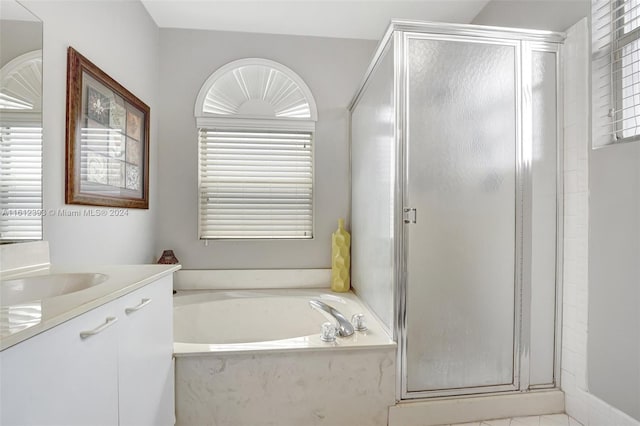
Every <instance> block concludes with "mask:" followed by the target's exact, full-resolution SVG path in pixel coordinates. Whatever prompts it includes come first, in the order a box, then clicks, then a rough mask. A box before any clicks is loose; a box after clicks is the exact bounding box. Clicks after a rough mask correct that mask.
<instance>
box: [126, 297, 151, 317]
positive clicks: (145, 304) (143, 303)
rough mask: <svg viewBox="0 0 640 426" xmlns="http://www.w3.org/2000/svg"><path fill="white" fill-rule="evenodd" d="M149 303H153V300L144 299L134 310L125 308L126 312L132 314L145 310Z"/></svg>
mask: <svg viewBox="0 0 640 426" xmlns="http://www.w3.org/2000/svg"><path fill="white" fill-rule="evenodd" d="M149 303H151V299H150V298H149V299H147V298H145V299H142V301H140V303H139V304H138V305H137V306H134V307H133V308H124V312H125V313H126V314H130V313H132V312H135V311H139V310H140V309H142V308H144V307H145V306H147V305H148V304H149Z"/></svg>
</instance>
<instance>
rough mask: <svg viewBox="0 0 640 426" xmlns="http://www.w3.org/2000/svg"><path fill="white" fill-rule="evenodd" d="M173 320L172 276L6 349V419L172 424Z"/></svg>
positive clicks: (1, 378)
mask: <svg viewBox="0 0 640 426" xmlns="http://www.w3.org/2000/svg"><path fill="white" fill-rule="evenodd" d="M172 318H173V314H172V276H171V275H167V276H164V277H162V278H160V279H158V280H157V281H154V282H152V283H150V284H148V285H146V286H144V287H141V288H139V289H137V290H135V291H133V292H131V293H129V294H127V295H124V296H122V297H120V298H118V299H115V300H112V301H110V302H108V303H106V304H105V305H102V306H99V307H97V308H95V309H92V310H90V311H88V312H86V313H84V314H82V315H80V316H77V317H75V318H73V319H71V320H69V321H66V322H64V323H62V324H60V325H58V326H56V327H53V328H51V329H49V330H47V331H45V332H43V333H40V334H38V335H36V336H34V337H32V338H30V339H27V340H25V341H23V342H21V343H18V344H16V345H14V346H12V347H10V348H7V349H5V350H4V351H2V352H0V425H2V426H13V425H38V426H44V425H66V426H74V425H78V426H89V425H91V426H98V425H105V426H114V425H135V426H144V425H149V426H151V425H153V426H155V425H158V426H161V425H172V424H173V420H174V403H173V401H174V399H173V360H172V356H173V325H172ZM87 332H88V334H87ZM81 333H85V334H84V335H83V336H84V337H81Z"/></svg>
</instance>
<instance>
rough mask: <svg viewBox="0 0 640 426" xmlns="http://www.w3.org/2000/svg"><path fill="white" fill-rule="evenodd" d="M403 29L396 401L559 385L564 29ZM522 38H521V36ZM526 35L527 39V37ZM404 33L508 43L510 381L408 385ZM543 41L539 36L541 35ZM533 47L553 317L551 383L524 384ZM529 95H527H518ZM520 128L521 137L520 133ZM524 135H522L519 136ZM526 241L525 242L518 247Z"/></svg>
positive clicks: (398, 37)
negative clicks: (552, 114)
mask: <svg viewBox="0 0 640 426" xmlns="http://www.w3.org/2000/svg"><path fill="white" fill-rule="evenodd" d="M401 26H404V27H406V28H404V29H400V28H396V32H395V33H394V34H389V35H390V36H392V37H393V42H394V55H395V61H394V62H395V70H394V73H395V75H396V78H395V89H394V90H395V102H396V108H395V109H396V173H397V175H396V188H395V191H396V197H395V200H396V205H395V214H396V218H397V220H396V231H397V234H396V235H397V237H398V238H397V240H396V250H395V252H396V265H398V268H397V271H396V287H395V288H396V294H395V301H396V318H395V320H396V327H395V328H396V329H395V333H394V338H395V339H397V342H398V358H397V378H396V391H397V395H398V399H399V400H411V399H419V398H433V397H452V396H461V395H474V394H489V393H504V392H518V391H526V390H529V389H548V388H554V387H558V386H559V377H560V376H559V367H560V350H559V348H560V337H561V335H560V331H561V315H562V311H561V297H562V291H561V289H562V285H561V279H562V217H563V216H562V193H563V192H562V187H563V186H562V182H563V179H562V174H561V171H562V170H563V168H562V158H563V157H562V147H563V144H562V129H561V123H562V109H561V108H562V102H561V94H562V91H561V89H562V84H561V75H562V74H561V72H560V71H561V56H560V47H559V45H558V42H560V41H562V40H563V35H561V34H558V33H546V34H545V35H544V36H542V37H541V36H540V34H538V33H533V34H531V33H527V32H524V31H523V32H522V33H521V32H511V31H507V32H502V31H501V29H497V28H494V29H490V30H486V29H484V28H482V29H481V28H479V27H475V26H466V25H452V26H440V25H437V24H433V25H432V24H426V28H425V25H423V24H421V23H409V24H407V23H403V24H402V25H401ZM425 29H426V31H425ZM527 36H528V37H527ZM527 38H529V40H528V39H527ZM410 39H428V40H442V41H457V42H471V43H483V44H496V45H503V46H512V47H514V56H515V57H514V72H515V74H516V75H515V103H516V126H515V127H516V135H515V137H516V158H515V163H514V164H515V169H516V193H515V203H516V205H515V215H516V223H515V225H516V238H515V241H514V243H515V244H514V248H515V259H516V264H515V274H514V275H515V276H514V340H513V344H514V350H513V374H512V383H510V384H503V385H491V386H478V387H466V388H454V389H442V390H429V391H408V389H407V382H408V380H407V379H408V371H407V313H406V292H407V283H408V281H407V280H408V276H407V258H406V253H407V250H408V247H407V233H408V232H409V231H410V227H411V225H410V224H409V225H408V226H407V225H405V224H404V223H403V221H402V218H403V213H404V210H405V208H408V207H409V206H408V204H407V203H405V200H407V199H408V171H409V164H408V155H407V149H408V143H409V141H408V139H407V135H408V117H407V115H406V114H407V112H408V105H407V90H408V71H409V70H408V64H407V56H408V55H407V52H406V49H407V44H408V41H409V40H410ZM545 39H546V40H545ZM532 51H548V52H553V53H555V54H556V55H557V56H556V70H557V74H556V80H557V83H556V89H557V91H556V96H557V98H556V101H557V102H556V105H557V111H558V117H557V132H556V135H557V167H556V178H557V191H556V200H557V203H556V206H557V211H556V247H557V248H556V310H555V311H556V318H555V339H554V340H555V342H554V346H555V349H554V351H555V355H554V371H553V378H554V380H553V383H551V384H545V385H536V386H530V383H529V369H528V367H529V361H530V360H529V349H530V347H529V344H530V340H529V338H530V334H529V331H530V321H531V317H530V306H531V251H530V249H531V248H530V244H531V232H532V229H531V224H532V218H531V197H532V169H531V157H530V154H531V144H532V140H531V137H530V136H531V129H532V126H533V123H532V110H531V102H532V100H531V75H530V74H531V63H530V62H531V53H532ZM525 96H528V98H527V99H524V97H525ZM525 134H526V135H527V136H525ZM525 138H526V140H525ZM525 244H527V246H525Z"/></svg>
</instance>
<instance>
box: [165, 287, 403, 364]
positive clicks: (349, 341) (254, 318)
mask: <svg viewBox="0 0 640 426" xmlns="http://www.w3.org/2000/svg"><path fill="white" fill-rule="evenodd" d="M311 299H318V300H321V301H323V302H325V303H327V304H328V305H330V306H333V307H334V308H335V309H337V310H338V311H340V312H341V313H342V314H343V315H344V316H345V317H346V318H347V319H350V318H351V316H352V315H354V314H358V313H364V315H365V321H366V323H367V327H368V329H367V330H366V331H364V332H355V333H354V334H353V335H352V336H350V337H346V338H341V337H338V338H337V339H336V341H335V342H331V343H327V342H323V341H322V340H320V326H321V325H322V323H323V322H327V321H332V322H335V321H334V320H333V319H330V317H327V316H325V315H324V314H322V313H321V312H319V311H317V310H315V309H313V308H311V307H310V306H309V300H311ZM173 303H174V311H173V316H174V341H175V342H176V343H175V344H174V352H175V354H176V355H177V356H181V355H187V354H198V353H207V352H248V351H291V350H305V349H317V350H322V349H325V350H326V349H337V348H351V349H357V348H371V347H379V346H381V347H388V346H392V347H393V346H395V343H394V342H393V341H392V340H391V339H390V338H389V336H388V335H387V334H386V332H385V331H384V329H383V328H382V326H381V325H380V323H379V322H378V320H377V319H376V318H375V317H374V315H373V314H372V313H371V312H370V311H369V310H368V309H367V308H366V307H365V306H364V305H363V304H362V303H361V302H360V301H359V300H358V298H357V297H356V296H355V295H354V294H353V293H350V292H349V293H339V294H337V293H330V292H326V291H321V290H260V291H252V290H241V291H200V290H196V291H183V292H179V293H178V294H176V295H175V296H174V298H173Z"/></svg>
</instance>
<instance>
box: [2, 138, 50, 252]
mask: <svg viewBox="0 0 640 426" xmlns="http://www.w3.org/2000/svg"><path fill="white" fill-rule="evenodd" d="M0 205H2V212H1V215H0V241H3V242H9V241H24V240H39V239H42V225H41V224H42V216H43V211H42V128H40V127H15V126H5V127H1V128H0Z"/></svg>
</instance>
